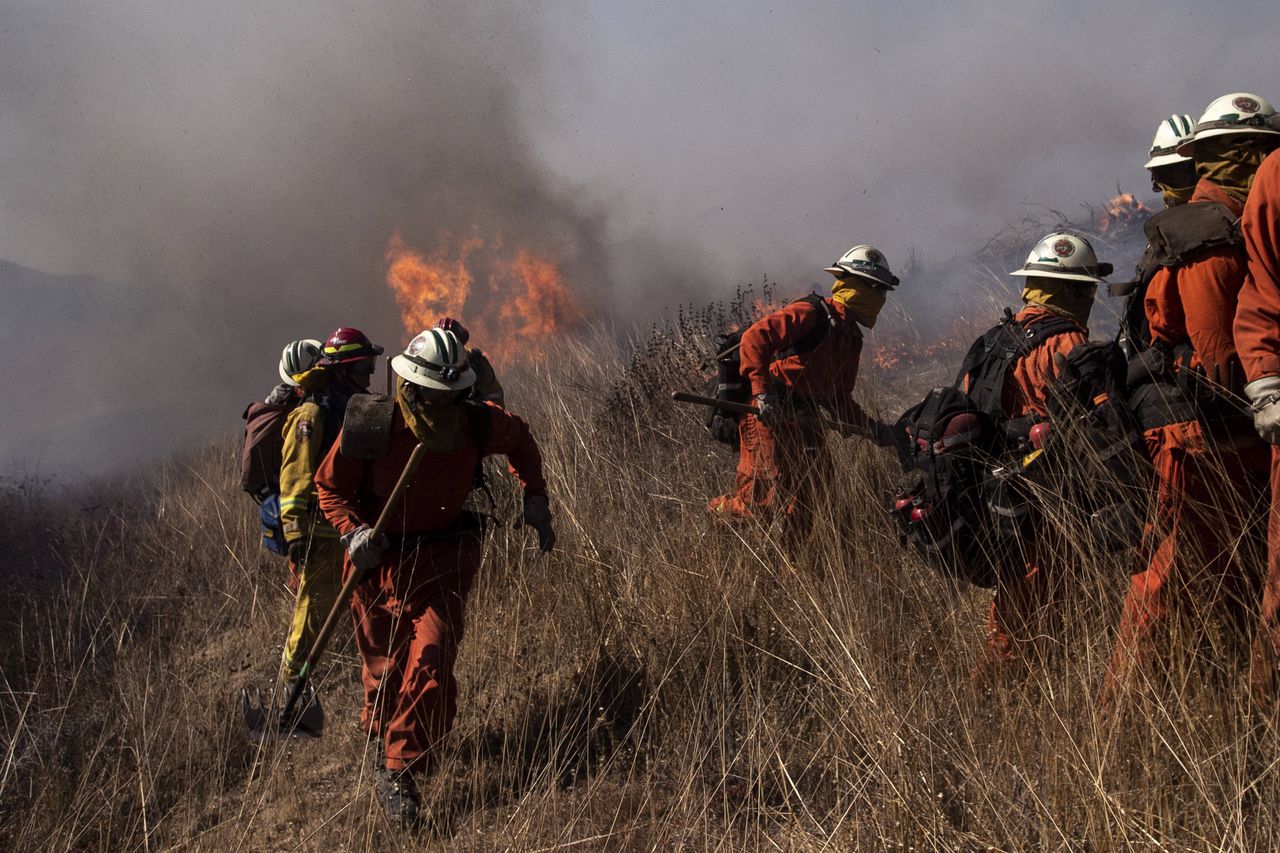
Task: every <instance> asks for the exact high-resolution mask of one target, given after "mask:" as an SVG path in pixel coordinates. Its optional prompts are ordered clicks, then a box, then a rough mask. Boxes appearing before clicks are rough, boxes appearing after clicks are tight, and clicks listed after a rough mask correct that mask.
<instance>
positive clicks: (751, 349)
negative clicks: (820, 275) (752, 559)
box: [707, 299, 867, 519]
mask: <svg viewBox="0 0 1280 853" xmlns="http://www.w3.org/2000/svg"><path fill="white" fill-rule="evenodd" d="M825 301H826V303H827V307H828V308H829V309H830V311H831V313H832V314H833V315H834V316H835V318H836V323H835V325H834V326H829V327H828V329H827V333H826V336H825V337H824V338H823V339H822V342H821V343H819V344H818V346H817V347H815V348H814V349H812V350H810V351H808V352H805V353H791V354H790V355H785V356H784V355H783V353H785V352H786V351H787V350H789V349H792V348H793V347H795V346H796V345H797V344H798V343H799V342H800V341H801V340H802V339H803V338H804V337H805V336H806V335H807V334H809V333H810V332H812V331H813V329H814V328H815V327H816V326H817V324H819V323H829V322H830V321H829V320H828V319H827V315H826V313H825V312H823V310H822V309H821V308H818V307H816V306H814V305H812V304H810V303H808V302H804V301H801V302H794V303H792V304H790V305H788V306H786V307H784V308H781V309H779V310H777V311H774V312H773V313H772V314H769V315H768V316H766V317H763V318H761V319H759V320H757V321H756V322H755V323H753V324H751V326H750V327H749V328H748V329H747V330H746V331H745V332H743V333H742V343H741V344H740V346H739V358H740V360H741V363H742V376H743V378H744V379H746V380H747V382H749V383H750V385H751V394H752V396H755V395H759V394H764V393H766V392H769V391H773V392H776V393H779V394H781V395H782V396H783V400H784V405H787V406H789V407H791V408H792V409H794V410H795V411H796V413H798V414H800V415H801V417H798V418H795V419H793V420H791V421H789V422H788V423H787V424H785V425H784V426H783V427H781V428H779V429H770V428H769V427H766V426H765V425H764V424H762V423H761V422H760V421H759V420H758V419H757V418H756V417H755V416H754V415H744V416H743V417H742V419H741V421H740V422H739V424H738V436H739V439H740V451H739V456H738V469H737V473H736V476H735V478H734V490H733V492H731V493H730V494H727V495H721V496H720V497H717V498H715V499H713V500H712V501H711V502H710V503H709V504H708V505H707V511H708V512H709V513H711V514H712V515H714V516H727V517H729V518H732V519H744V518H750V517H754V516H758V515H763V514H767V513H769V512H771V511H775V510H781V511H782V512H784V513H786V514H787V515H789V516H792V517H793V518H794V517H796V515H797V511H798V512H799V514H800V516H801V517H804V518H807V517H809V514H810V513H812V511H813V509H814V508H815V506H816V504H817V501H818V492H819V490H820V487H821V485H822V484H824V483H826V482H827V481H828V480H829V477H830V470H831V461H830V458H829V457H828V456H827V455H826V453H825V451H824V445H825V442H824V440H823V428H822V425H821V423H820V422H819V421H818V420H817V419H816V418H815V417H812V414H815V410H816V408H817V407H818V406H823V407H827V408H829V409H831V411H832V412H833V413H834V414H835V416H836V417H837V418H839V419H840V420H842V421H844V422H846V423H849V424H852V425H854V426H859V427H861V426H865V425H866V424H867V417H866V415H865V414H864V413H863V411H862V409H861V407H860V406H858V404H857V403H856V402H855V401H854V399H853V396H852V395H853V386H854V384H855V383H856V382H857V379H858V359H859V358H860V357H861V355H862V333H861V331H859V329H858V326H857V322H856V321H855V320H854V319H853V315H852V314H851V313H850V312H849V311H848V309H846V308H845V306H844V305H841V304H840V303H839V302H836V301H835V300H832V299H827V300H825ZM805 414H809V415H810V416H808V417H805V416H804V415H805Z"/></svg>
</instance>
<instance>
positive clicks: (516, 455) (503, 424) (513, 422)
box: [485, 405, 547, 498]
mask: <svg viewBox="0 0 1280 853" xmlns="http://www.w3.org/2000/svg"><path fill="white" fill-rule="evenodd" d="M489 415H490V417H491V418H492V427H491V432H490V433H489V442H488V444H487V446H486V447H485V455H486V456H489V455H491V454H495V453H499V454H502V455H504V456H506V457H507V461H508V462H510V463H511V470H513V471H514V472H515V474H516V476H517V477H519V478H520V482H521V484H522V485H523V486H524V495H525V497H527V498H528V497H534V496H542V497H546V496H547V481H546V479H545V478H544V477H543V474H542V452H541V451H540V450H539V449H538V442H537V441H536V440H535V439H534V437H533V433H532V432H531V431H530V429H529V425H528V424H527V423H525V422H524V420H523V419H521V418H520V417H519V416H517V415H513V414H512V413H511V412H508V411H507V410H506V409H500V408H498V407H497V406H494V405H490V406H489Z"/></svg>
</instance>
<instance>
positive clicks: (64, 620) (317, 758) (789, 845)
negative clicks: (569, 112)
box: [0, 340, 1280, 851]
mask: <svg viewBox="0 0 1280 853" xmlns="http://www.w3.org/2000/svg"><path fill="white" fill-rule="evenodd" d="M948 369H950V366H948ZM690 370H691V368H690V362H689V361H687V360H686V361H683V362H681V363H680V364H679V365H673V369H672V370H671V371H668V372H667V373H665V374H664V373H663V372H662V371H650V373H649V374H647V375H651V376H653V377H661V376H665V380H662V381H666V382H669V383H670V385H669V387H670V388H674V387H681V386H683V387H689V386H690V384H691V383H693V382H694V381H695V378H694V377H693V376H692V375H690ZM624 374H625V365H624V363H623V356H622V354H621V352H620V351H619V349H618V348H617V347H616V346H614V345H612V344H609V343H606V342H604V341H603V340H595V341H591V342H589V343H579V344H565V346H564V349H563V351H561V352H558V353H554V354H552V357H550V358H548V359H547V360H545V361H544V362H542V363H541V365H539V366H535V367H531V368H527V369H525V370H524V371H523V372H521V373H519V375H516V374H514V373H513V374H512V375H510V376H509V378H510V380H511V381H510V383H509V384H510V385H511V386H512V389H513V393H512V394H511V404H512V407H513V408H514V409H515V410H516V411H519V412H521V413H522V414H524V415H525V416H526V417H527V418H528V419H529V420H530V422H531V423H532V424H533V425H534V428H535V431H536V433H537V435H538V436H539V438H540V440H541V442H542V446H543V448H544V453H545V456H546V460H547V466H548V471H549V475H550V480H551V484H552V489H553V496H554V497H553V501H554V506H555V508H556V510H557V514H558V516H557V517H558V527H559V532H560V546H559V547H558V549H557V550H556V552H555V553H554V554H551V555H549V556H546V557H543V558H538V557H537V556H536V554H535V552H534V551H533V550H532V542H531V540H530V539H529V537H528V536H526V535H525V531H520V530H512V529H510V528H509V527H503V528H501V529H499V530H497V531H496V532H495V533H494V534H493V535H492V536H491V539H490V541H489V545H488V549H487V553H486V560H485V567H484V569H483V571H482V576H481V580H480V582H479V585H478V587H477V589H476V590H475V593H474V596H473V598H472V601H471V604H470V607H469V612H468V626H467V638H466V640H465V642H464V644H463V649H462V655H461V660H460V663H459V673H460V679H461V684H462V702H461V707H462V711H461V713H460V715H459V719H458V724H457V727H456V730H455V733H454V735H453V737H452V739H451V740H450V742H449V744H448V745H447V746H446V760H445V763H444V767H443V768H442V769H441V770H440V771H439V772H438V773H437V774H436V775H435V776H434V777H432V779H431V781H430V782H429V784H428V785H427V786H426V792H427V793H426V799H427V809H428V811H429V812H430V813H431V814H432V815H434V817H435V823H434V828H433V831H430V832H424V833H422V834H420V835H417V836H408V835H405V834H403V833H400V832H398V831H395V830H393V829H392V828H391V827H390V826H388V825H387V823H386V821H385V819H384V817H383V815H382V813H381V810H380V808H379V807H378V805H377V803H376V802H375V800H374V799H373V797H372V795H371V780H370V771H371V766H370V762H369V761H368V760H367V757H366V755H365V748H364V745H363V741H362V739H361V737H360V736H359V734H358V732H357V730H356V727H355V718H356V712H357V709H358V682H357V678H356V662H355V658H354V655H353V652H352V650H351V647H350V645H349V644H348V645H347V646H346V648H342V647H340V646H339V647H336V648H335V650H334V654H333V655H332V656H331V658H330V660H329V663H328V665H327V666H325V667H324V670H323V674H322V676H321V679H320V685H319V686H320V690H321V692H322V695H323V697H324V702H325V706H326V709H327V712H328V714H329V722H328V731H327V733H326V735H325V737H324V738H323V739H322V740H320V741H314V742H294V743H290V744H283V745H276V744H269V745H265V746H258V745H255V744H253V743H251V742H250V741H249V740H248V738H247V737H246V734H245V732H244V731H243V730H242V724H241V720H240V717H239V713H238V710H237V708H236V707H235V705H234V704H233V702H232V700H231V697H232V694H233V692H234V691H235V689H236V688H238V687H239V686H240V685H241V684H243V683H245V682H247V681H251V680H257V681H263V680H267V679H269V678H270V677H271V676H272V675H274V669H275V665H276V661H277V657H278V654H279V645H280V642H281V640H282V637H283V633H284V628H285V618H286V614H287V612H288V606H289V601H288V595H287V592H286V590H285V587H284V579H285V568H284V564H283V562H282V561H279V560H277V559H275V558H273V557H271V556H270V555H269V554H267V553H266V552H265V551H263V550H262V549H261V548H259V547H258V545H257V543H256V528H255V521H254V518H253V514H252V512H251V505H250V502H249V501H248V499H247V498H245V497H244V496H243V495H242V494H240V493H238V491H237V489H236V486H235V483H234V472H233V468H234V465H235V459H236V448H235V447H233V446H232V445H231V444H230V443H222V444H218V445H216V446H211V447H209V448H207V449H206V450H204V451H202V452H199V453H195V454H192V455H190V456H189V457H185V458H182V459H178V460H175V461H173V462H171V463H169V464H167V465H164V466H161V467H160V468H159V469H158V470H156V471H154V472H153V473H152V474H151V475H149V476H147V477H145V478H141V479H139V480H138V481H137V482H133V483H127V484H119V485H117V486H114V487H112V488H110V489H106V488H104V489H102V490H99V491H95V492H89V493H84V494H78V495H76V496H74V497H68V496H53V495H49V494H46V493H43V492H41V490H40V489H39V488H37V487H34V486H31V485H29V484H28V485H23V484H17V485H14V486H12V487H10V488H9V489H8V490H7V491H6V492H5V493H4V496H3V507H2V508H0V509H3V512H0V519H3V520H0V525H2V526H0V533H2V534H3V541H4V543H5V548H4V550H5V559H4V563H3V565H4V574H5V578H4V589H5V593H4V595H5V606H4V607H3V611H2V612H0V666H2V668H3V683H0V843H3V844H4V845H5V846H8V847H10V848H11V849H15V850H31V849H47V850H86V849H113V850H116V849H119V850H123V849H129V850H171V849H192V850H238V849H245V850H325V851H337V850H366V849H371V850H384V849H386V850H399V849H415V848H417V847H431V848H438V849H450V850H496V849H520V850H542V849H571V850H641V849H708V850H754V849H767V850H776V849H782V850H816V849H836V850H851V849H860V850H880V849H899V848H901V849H931V850H987V849H1000V850H1030V849H1043V850H1109V849H1118V848H1139V849H1148V848H1153V849H1154V848H1157V847H1159V848H1161V849H1174V850H1182V849H1185V850H1206V849H1248V850H1270V849H1275V848H1276V847H1277V844H1278V843H1280V818H1277V815H1278V814H1280V811H1278V810H1277V805H1280V802H1278V800H1277V795H1278V794H1280V784H1278V783H1277V776H1276V772H1275V766H1274V762H1275V756H1276V754H1277V745H1278V744H1277V740H1276V737H1275V735H1274V733H1273V732H1272V731H1270V730H1268V729H1267V728H1266V727H1265V726H1263V725H1261V724H1260V723H1259V722H1258V721H1257V720H1256V719H1254V718H1253V717H1252V716H1251V714H1252V710H1251V708H1250V706H1249V704H1248V702H1247V698H1246V691H1245V685H1244V681H1243V679H1242V678H1241V677H1239V674H1238V673H1235V672H1221V671H1219V669H1218V668H1216V667H1209V669H1211V670H1213V671H1214V672H1217V673H1218V674H1219V675H1220V676H1221V677H1205V675H1204V672H1205V668H1204V667H1198V668H1191V667H1190V665H1188V666H1187V668H1185V671H1179V672H1180V673H1181V674H1182V675H1183V676H1184V677H1182V678H1180V679H1178V678H1175V679H1174V680H1173V684H1172V686H1171V687H1169V688H1168V689H1165V690H1162V691H1159V692H1158V693H1156V694H1155V695H1153V697H1152V698H1151V700H1150V701H1149V702H1148V703H1146V704H1145V705H1143V707H1142V708H1140V709H1137V710H1135V712H1134V714H1133V715H1132V716H1131V717H1130V718H1129V719H1128V720H1127V721H1126V722H1125V724H1124V725H1121V726H1115V727H1109V726H1104V725H1103V724H1102V723H1101V721H1100V720H1099V719H1098V717H1097V714H1096V708H1095V702H1094V699H1095V696H1096V694H1097V689H1098V686H1099V682H1100V678H1101V673H1102V670H1103V667H1104V666H1105V663H1106V658H1107V655H1108V654H1109V653H1110V649H1111V643H1112V629H1113V625H1114V622H1115V620H1116V617H1117V615H1118V608H1119V601H1120V598H1121V596H1122V594H1123V590H1124V585H1125V583H1126V581H1127V578H1128V568H1129V566H1128V563H1127V562H1126V559H1127V558H1126V557H1125V555H1105V554H1095V555H1086V556H1082V558H1081V559H1080V560H1079V576H1078V581H1079V593H1078V594H1077V595H1076V596H1075V597H1074V599H1073V602H1072V604H1071V607H1070V610H1069V612H1068V614H1067V620H1068V622H1069V624H1070V629H1069V630H1068V632H1067V634H1066V636H1065V639H1064V640H1063V644H1062V646H1061V647H1058V648H1052V649H1050V650H1049V652H1050V653H1049V654H1047V655H1046V656H1045V658H1044V659H1043V660H1037V661H1033V662H1031V663H1030V665H1028V666H1026V667H1025V668H1020V669H1019V670H1018V671H1017V673H1016V674H1014V675H1013V677H1011V678H1009V679H1008V681H1007V682H1005V683H1002V684H998V685H989V686H987V687H984V688H978V687H976V686H975V685H974V683H973V682H972V680H971V678H970V671H971V668H972V666H973V663H974V659H975V655H976V652H977V649H978V647H979V643H980V636H981V624H982V620H983V617H984V615H985V606H986V604H987V602H988V601H989V593H987V592H985V591H982V590H976V589H961V590H956V589H951V588H949V587H947V586H946V585H944V584H943V583H942V582H940V581H939V579H938V577H937V576H936V575H935V574H934V573H933V572H932V571H930V570H929V569H928V568H926V567H924V566H923V565H922V564H921V563H920V562H919V561H918V560H917V559H916V558H915V557H914V556H912V555H911V554H910V553H909V552H907V551H906V550H904V549H903V548H902V547H900V546H899V543H898V541H897V538H896V535H895V534H894V532H893V531H892V530H891V528H890V527H889V526H888V523H887V521H886V520H885V518H884V515H883V509H882V507H883V490H884V488H885V487H886V486H887V484H888V481H889V477H890V476H891V470H890V469H891V467H892V466H891V464H890V460H888V459H887V458H886V457H885V456H883V455H882V453H881V452H880V451H877V450H875V449H874V448H871V447H870V446H868V445H867V444H865V443H863V442H860V441H858V440H849V441H843V440H840V439H839V438H837V437H835V436H834V435H832V436H830V437H829V441H830V443H831V447H832V450H833V453H834V454H835V456H836V458H837V460H838V465H839V472H838V479H837V483H836V485H835V488H834V490H833V495H832V497H833V500H832V502H831V505H830V506H829V507H828V508H827V509H826V510H825V511H824V512H823V513H822V514H821V517H820V519H819V522H818V524H817V527H816V529H815V530H814V531H813V533H812V535H811V536H809V537H807V538H805V539H804V540H803V541H789V540H787V539H786V538H785V537H784V536H782V535H780V533H779V531H777V530H775V529H769V528H764V529H748V530H742V531H732V530H726V529H718V528H714V527H712V526H711V525H709V524H708V523H707V522H706V521H705V520H704V518H703V517H702V506H703V504H704V501H705V500H706V498H707V497H709V496H711V495H713V494H715V493H716V492H717V491H718V490H720V489H721V488H723V487H724V486H725V485H726V483H727V482H728V478H729V472H730V470H731V468H732V458H731V457H730V455H729V454H728V453H727V452H726V451H724V450H722V449H720V448H718V447H715V446H712V445H711V444H709V443H708V442H707V441H706V440H705V439H704V438H703V436H702V434H701V432H700V418H701V413H700V412H699V410H697V409H669V408H666V407H661V408H657V409H650V408H648V407H646V406H645V405H643V401H637V403H636V404H635V405H629V406H620V407H618V408H617V409H615V410H614V411H613V412H612V414H611V415H609V416H607V417H606V416H602V414H601V401H602V400H604V399H606V397H607V395H608V393H609V391H610V390H611V389H615V388H616V386H617V383H618V379H619V377H620V376H624ZM507 378H508V377H506V376H504V379H507ZM871 378H872V377H871V375H869V377H868V380H867V381H866V382H864V386H863V387H864V388H865V389H866V390H867V391H868V392H870V391H871V388H872V385H871V381H870V379H871ZM654 381H659V380H657V379H655V380H654ZM912 384H913V386H914V385H915V380H913V382H912ZM882 387H884V386H882ZM890 387H891V386H890ZM923 388H924V386H923V385H921V386H920V388H919V390H920V391H921V392H922V391H923ZM668 390H669V389H668ZM897 390H899V391H901V390H902V389H897ZM907 391H912V389H907ZM867 402H868V403H869V405H871V406H873V407H874V406H875V404H876V400H875V399H868V400H867ZM900 402H901V400H899V399H893V400H889V401H886V402H885V408H887V409H893V408H896V407H897V406H898V405H899V404H900ZM495 470H497V469H495ZM499 503H500V504H502V506H501V507H500V509H501V511H502V513H503V514H504V515H505V517H506V518H507V519H508V520H510V519H511V518H513V517H514V496H513V495H512V493H511V491H510V488H509V487H507V488H505V489H499Z"/></svg>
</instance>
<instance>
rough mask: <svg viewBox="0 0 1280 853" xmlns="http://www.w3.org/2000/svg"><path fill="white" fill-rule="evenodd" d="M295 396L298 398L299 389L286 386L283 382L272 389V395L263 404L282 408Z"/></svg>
mask: <svg viewBox="0 0 1280 853" xmlns="http://www.w3.org/2000/svg"><path fill="white" fill-rule="evenodd" d="M295 396H297V389H296V388H294V387H293V386H292V385H286V384H285V383H283V382H281V383H280V384H279V385H277V386H276V387H274V388H272V389H271V393H270V394H268V395H267V399H265V400H263V402H264V403H266V404H267V405H268V406H282V405H284V404H285V403H288V402H289V401H290V400H292V399H293V398H294V397H295Z"/></svg>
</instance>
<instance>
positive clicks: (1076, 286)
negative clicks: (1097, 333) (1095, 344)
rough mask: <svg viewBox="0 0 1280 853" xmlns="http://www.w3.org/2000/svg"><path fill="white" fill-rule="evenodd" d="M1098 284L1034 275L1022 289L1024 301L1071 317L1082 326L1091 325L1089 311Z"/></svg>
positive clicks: (1091, 308)
mask: <svg viewBox="0 0 1280 853" xmlns="http://www.w3.org/2000/svg"><path fill="white" fill-rule="evenodd" d="M1097 292H1098V285H1097V284H1094V283H1093V282H1088V281H1070V280H1068V279H1063V278H1045V277H1043V276H1032V277H1031V278H1028V279H1027V283H1026V286H1025V287H1024V288H1023V289H1022V301H1023V302H1027V303H1029V304H1031V305H1039V306H1041V307H1042V308H1048V309H1049V310H1050V311H1052V312H1054V313H1055V314H1061V315H1063V316H1064V317H1070V318H1071V319H1072V320H1075V321H1076V322H1077V323H1079V324H1080V326H1081V327H1082V328H1088V326H1089V312H1090V311H1092V310H1093V297H1094V294H1096V293H1097Z"/></svg>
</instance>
